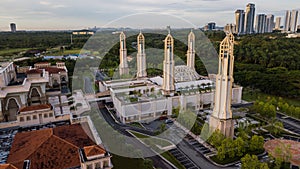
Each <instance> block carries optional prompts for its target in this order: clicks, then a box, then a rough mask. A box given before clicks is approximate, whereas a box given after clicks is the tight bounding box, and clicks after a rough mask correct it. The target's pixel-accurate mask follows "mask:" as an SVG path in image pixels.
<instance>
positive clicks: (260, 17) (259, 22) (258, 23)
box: [255, 14, 267, 33]
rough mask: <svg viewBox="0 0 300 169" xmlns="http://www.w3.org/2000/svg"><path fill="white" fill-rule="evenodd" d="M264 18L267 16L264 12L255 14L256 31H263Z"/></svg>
mask: <svg viewBox="0 0 300 169" xmlns="http://www.w3.org/2000/svg"><path fill="white" fill-rule="evenodd" d="M266 19H267V16H266V15H265V14H258V15H257V16H256V25H255V28H256V29H255V31H256V33H265V27H266Z"/></svg>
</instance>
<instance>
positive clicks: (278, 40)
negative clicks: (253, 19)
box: [234, 34, 300, 98]
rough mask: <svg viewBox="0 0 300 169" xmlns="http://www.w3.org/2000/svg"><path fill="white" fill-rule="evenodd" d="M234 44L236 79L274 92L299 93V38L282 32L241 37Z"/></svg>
mask: <svg viewBox="0 0 300 169" xmlns="http://www.w3.org/2000/svg"><path fill="white" fill-rule="evenodd" d="M236 43H237V44H236V45H235V51H234V53H235V60H236V62H235V63H236V64H235V74H234V75H235V81H236V82H237V83H239V84H241V85H242V86H245V87H246V86H248V87H251V88H256V89H260V90H261V91H262V92H264V93H267V94H272V95H277V96H287V97H293V98H299V96H300V38H293V39H289V38H286V37H285V36H283V35H282V34H275V35H274V34H264V35H252V36H244V37H240V39H239V40H237V41H236Z"/></svg>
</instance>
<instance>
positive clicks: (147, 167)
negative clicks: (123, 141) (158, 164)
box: [143, 158, 153, 169]
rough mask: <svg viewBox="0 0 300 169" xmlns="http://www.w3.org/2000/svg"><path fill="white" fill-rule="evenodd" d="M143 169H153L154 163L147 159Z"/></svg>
mask: <svg viewBox="0 0 300 169" xmlns="http://www.w3.org/2000/svg"><path fill="white" fill-rule="evenodd" d="M143 169H153V161H152V160H151V159H148V158H146V159H145V160H144V162H143Z"/></svg>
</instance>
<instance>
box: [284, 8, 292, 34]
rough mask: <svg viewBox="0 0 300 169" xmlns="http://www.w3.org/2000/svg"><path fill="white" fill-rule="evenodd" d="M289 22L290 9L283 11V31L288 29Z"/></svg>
mask: <svg viewBox="0 0 300 169" xmlns="http://www.w3.org/2000/svg"><path fill="white" fill-rule="evenodd" d="M290 23H291V11H286V13H285V22H284V31H286V32H287V31H289V29H290Z"/></svg>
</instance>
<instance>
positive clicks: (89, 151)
mask: <svg viewBox="0 0 300 169" xmlns="http://www.w3.org/2000/svg"><path fill="white" fill-rule="evenodd" d="M83 149H84V153H85V155H86V156H87V157H91V156H95V155H100V154H105V153H106V151H105V150H104V149H103V148H102V147H100V146H97V145H93V146H87V147H84V148H83Z"/></svg>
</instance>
